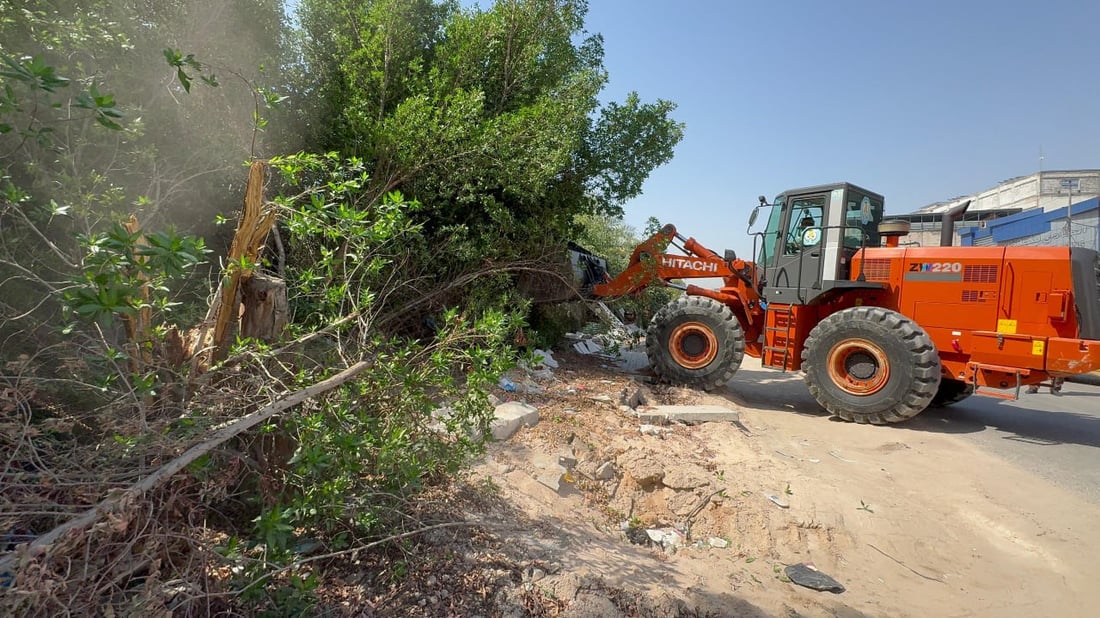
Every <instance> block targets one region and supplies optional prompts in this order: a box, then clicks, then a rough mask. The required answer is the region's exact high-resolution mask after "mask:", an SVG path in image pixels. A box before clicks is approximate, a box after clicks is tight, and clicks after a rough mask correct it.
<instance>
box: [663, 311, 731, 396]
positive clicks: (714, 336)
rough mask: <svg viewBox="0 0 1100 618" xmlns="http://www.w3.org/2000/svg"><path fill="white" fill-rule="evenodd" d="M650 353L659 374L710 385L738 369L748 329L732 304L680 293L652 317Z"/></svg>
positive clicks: (700, 385)
mask: <svg viewBox="0 0 1100 618" xmlns="http://www.w3.org/2000/svg"><path fill="white" fill-rule="evenodd" d="M646 354H648V356H649V362H650V364H651V365H652V366H653V370H654V371H655V372H656V373H657V375H658V376H660V377H661V378H663V379H665V380H668V381H669V382H677V383H680V384H687V385H689V386H694V387H697V388H702V389H705V390H712V389H715V388H719V387H721V386H724V385H725V384H726V383H727V382H729V381H730V379H731V378H733V374H735V373H737V369H738V368H739V367H740V366H741V359H743V358H744V356H745V335H744V333H743V332H742V331H741V324H740V322H738V321H737V318H736V317H735V316H734V315H733V312H732V311H730V309H729V307H727V306H725V305H723V304H722V303H720V302H718V301H716V300H714V299H711V298H707V297H705V296H681V297H680V298H677V299H676V300H674V301H672V302H671V303H669V304H668V305H666V306H665V307H664V308H663V309H661V310H660V311H658V312H657V315H655V316H654V317H653V322H652V323H651V324H650V327H649V332H648V333H647V335H646Z"/></svg>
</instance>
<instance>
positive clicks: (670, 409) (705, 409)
mask: <svg viewBox="0 0 1100 618" xmlns="http://www.w3.org/2000/svg"><path fill="white" fill-rule="evenodd" d="M739 418H740V415H739V414H738V413H737V411H736V410H731V409H729V408H726V407H723V406H713V405H710V406H704V405H701V406H653V407H649V408H646V409H644V410H639V411H638V420H640V421H642V422H643V423H652V424H666V423H670V422H673V421H677V422H681V423H712V422H728V423H735V422H737V421H738V420H739Z"/></svg>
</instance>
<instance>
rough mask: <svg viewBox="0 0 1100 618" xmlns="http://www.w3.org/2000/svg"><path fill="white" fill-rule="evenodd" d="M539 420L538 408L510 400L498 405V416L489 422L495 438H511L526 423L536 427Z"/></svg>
mask: <svg viewBox="0 0 1100 618" xmlns="http://www.w3.org/2000/svg"><path fill="white" fill-rule="evenodd" d="M538 422H539V411H538V409H537V408H534V407H532V406H529V405H527V404H525V403H521V402H518V401H509V402H508V403H502V404H500V405H499V406H497V407H496V417H495V418H494V419H493V421H492V422H491V423H489V430H490V431H491V432H492V433H493V439H494V440H507V439H508V438H511V437H512V436H513V435H515V433H516V432H517V431H519V428H520V427H523V426H524V425H526V426H528V427H534V426H535V425H537V424H538Z"/></svg>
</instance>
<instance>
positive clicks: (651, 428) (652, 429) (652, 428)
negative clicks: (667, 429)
mask: <svg viewBox="0 0 1100 618" xmlns="http://www.w3.org/2000/svg"><path fill="white" fill-rule="evenodd" d="M638 431H639V432H640V433H641V434H642V435H643V436H659V435H661V428H660V427H658V426H656V425H642V426H640V427H638Z"/></svg>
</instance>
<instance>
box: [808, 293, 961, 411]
mask: <svg viewBox="0 0 1100 618" xmlns="http://www.w3.org/2000/svg"><path fill="white" fill-rule="evenodd" d="M802 368H803V370H804V371H805V372H806V375H805V379H806V385H807V386H808V387H809V389H810V393H811V394H812V395H813V396H814V399H816V400H817V402H818V403H819V404H821V406H822V407H824V408H825V409H826V410H828V411H829V412H831V413H833V414H834V415H836V416H839V417H840V418H842V419H844V420H846V421H854V422H857V423H873V424H876V425H882V424H886V423H897V422H899V421H904V420H906V419H909V418H912V417H914V416H916V415H917V414H920V413H921V411H923V410H924V409H925V408H927V407H928V405H929V403H931V401H932V398H933V397H935V395H936V393H937V392H938V388H939V384H940V357H939V354H937V352H936V346H935V345H934V344H933V343H932V339H931V337H929V336H928V333H926V332H924V329H923V328H921V327H920V326H918V325H917V324H916V323H915V322H913V321H912V320H910V319H909V318H907V317H905V316H903V315H901V314H900V313H898V312H896V311H891V310H889V309H883V308H881V307H853V308H851V309H845V310H843V311H838V312H836V313H834V314H833V315H830V316H829V317H827V318H825V319H824V320H822V321H821V322H820V323H818V325H817V326H815V327H814V329H813V330H812V331H810V336H809V337H807V338H806V344H805V346H804V348H803V350H802Z"/></svg>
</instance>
